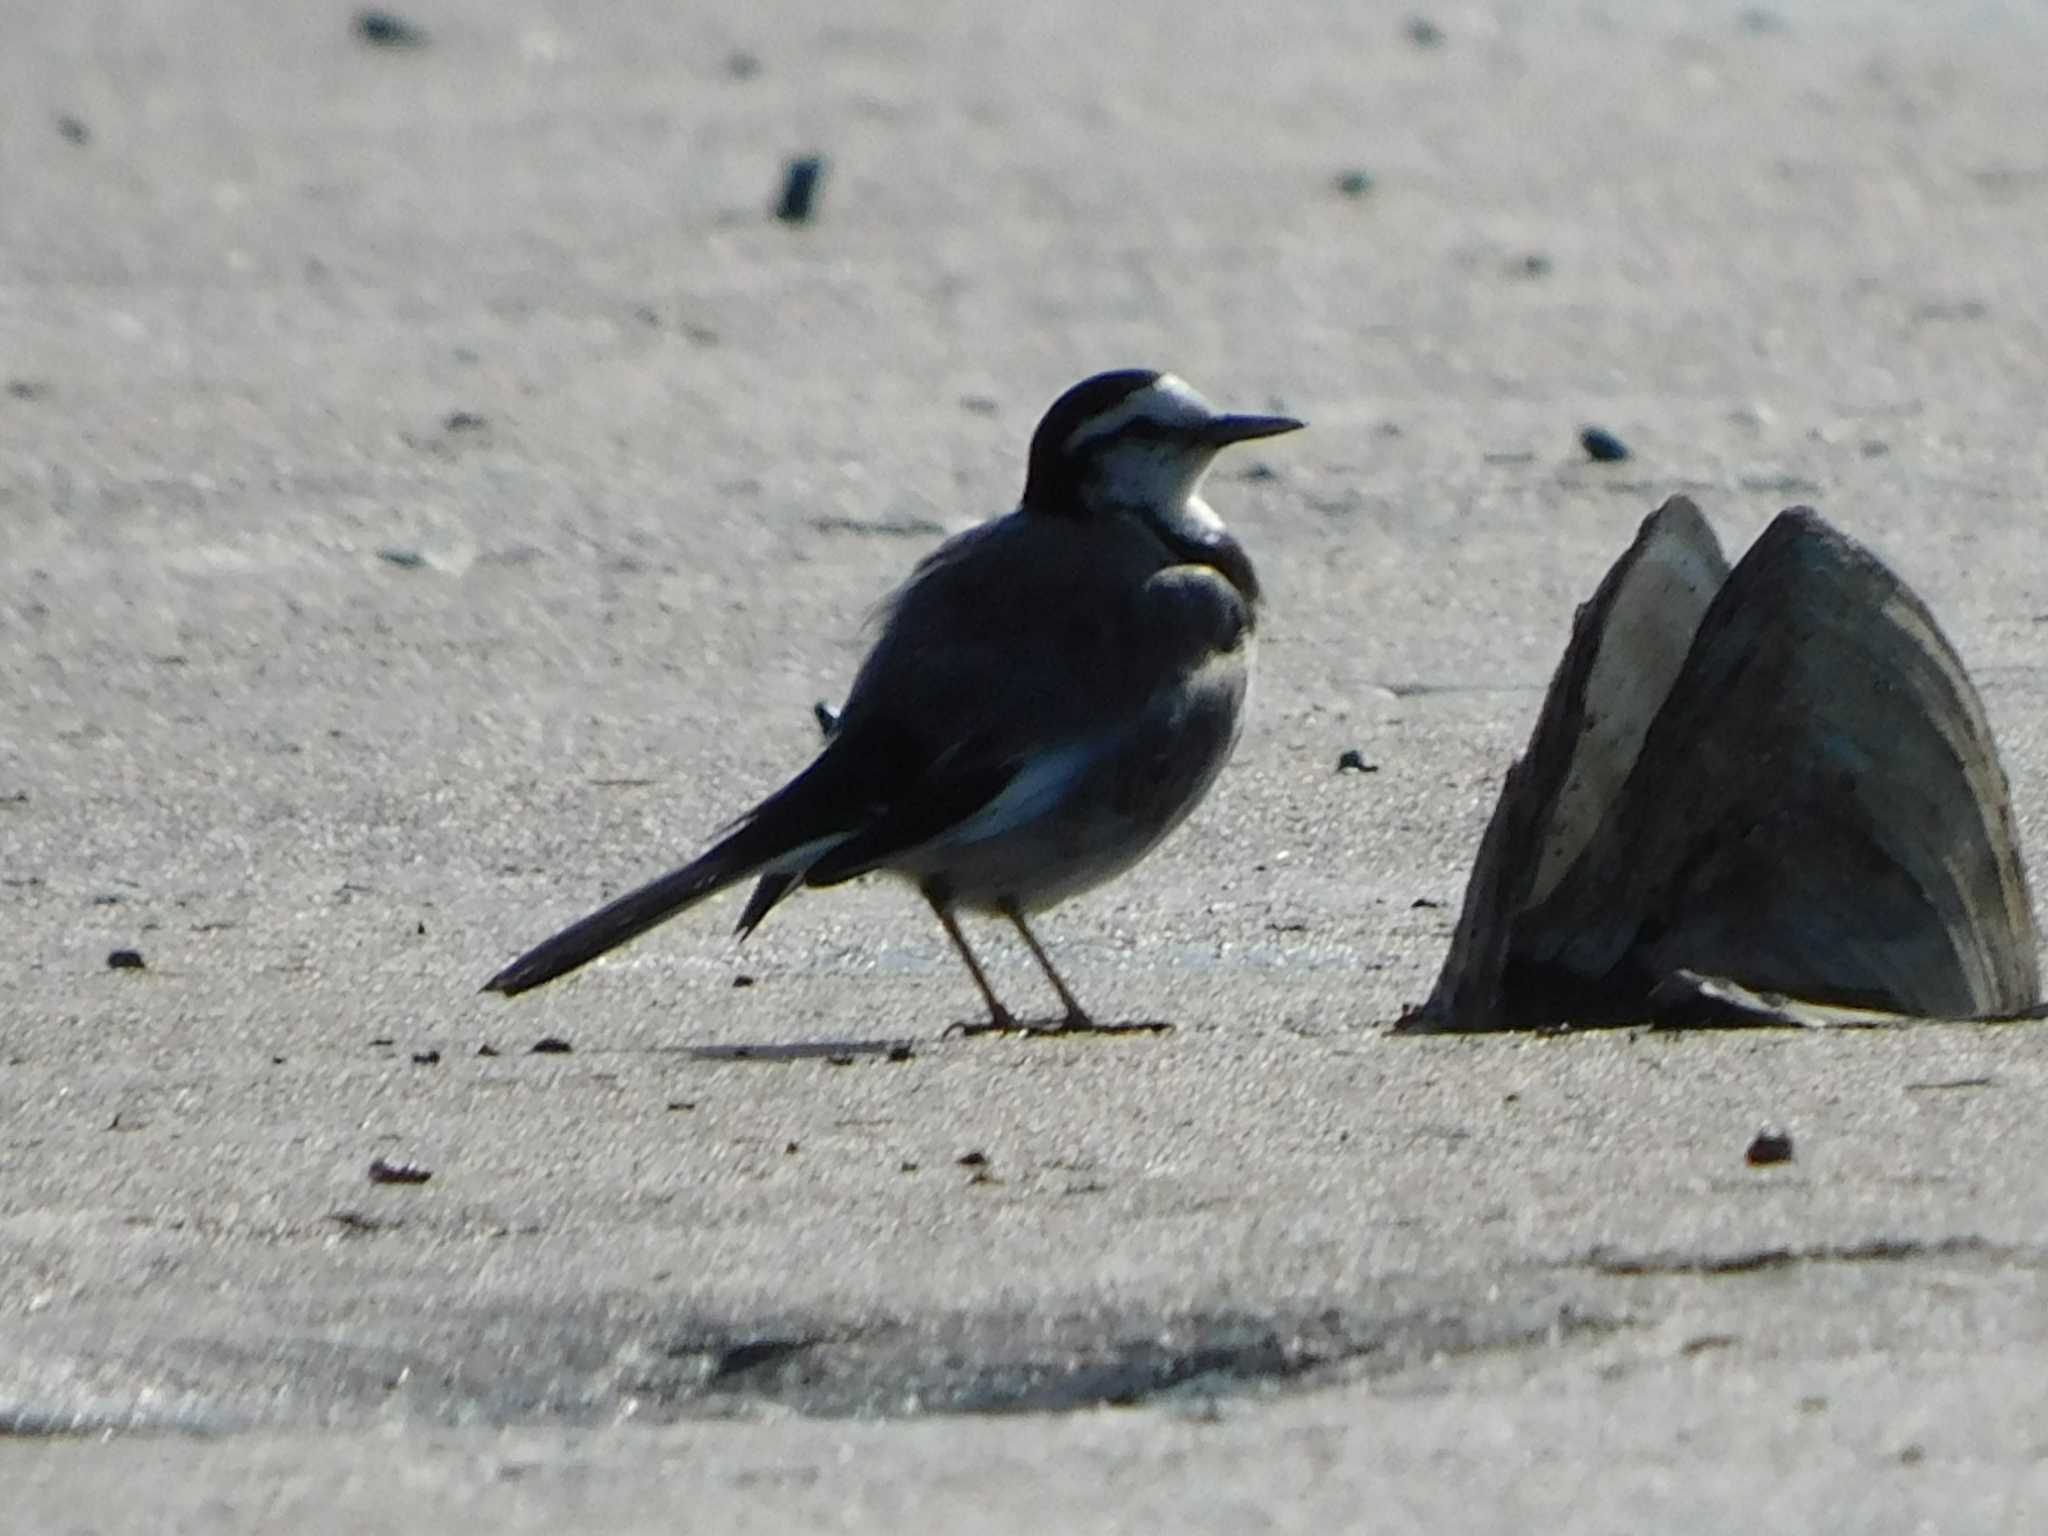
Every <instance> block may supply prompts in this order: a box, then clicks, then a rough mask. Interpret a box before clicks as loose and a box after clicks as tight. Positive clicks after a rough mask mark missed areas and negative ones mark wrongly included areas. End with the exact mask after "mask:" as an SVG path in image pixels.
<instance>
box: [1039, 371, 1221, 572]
mask: <svg viewBox="0 0 2048 1536" xmlns="http://www.w3.org/2000/svg"><path fill="white" fill-rule="evenodd" d="M1216 416H1217V411H1216V408H1215V407H1214V406H1212V405H1210V404H1209V402H1208V401H1206V400H1204V399H1203V398H1202V397H1201V396H1200V395H1198V394H1196V393H1195V391H1194V390H1193V389H1192V388H1190V387H1189V386H1188V385H1187V384H1185V383H1184V382H1182V381H1181V380H1180V379H1177V378H1175V377H1174V376H1173V375H1172V374H1170V373H1162V374H1161V375H1160V376H1159V377H1158V378H1157V379H1156V380H1154V381H1153V382H1152V383H1151V384H1149V385H1147V386H1146V387H1145V388H1143V389H1141V390H1138V391H1136V392H1135V393H1134V394H1132V395H1131V396H1129V397H1128V398H1127V399H1125V400H1123V401H1121V402H1119V403H1118V404H1117V405H1115V406H1113V407H1112V408H1111V409H1109V410H1107V411H1104V412H1103V413H1102V414H1101V415H1099V416H1096V417H1094V418H1093V419H1092V420H1090V421H1088V422H1086V423H1084V424H1083V425H1082V426H1081V427H1079V428H1077V429H1076V430H1075V432H1074V434H1073V436H1071V437H1069V438H1068V439H1067V442H1066V451H1067V452H1068V453H1069V454H1074V453H1075V452H1076V451H1077V450H1078V451H1085V450H1086V448H1087V445H1088V444H1090V443H1097V442H1099V443H1102V444H1103V446H1102V447H1101V448H1100V449H1098V450H1097V451H1096V453H1095V454H1094V456H1093V457H1094V462H1093V463H1092V464H1091V465H1090V466H1089V468H1090V473H1089V474H1088V477H1087V480H1086V486H1087V494H1088V495H1089V496H1090V497H1092V498H1094V499H1096V500H1098V501H1100V502H1103V503H1106V504H1108V505H1110V506H1117V507H1137V508H1143V509H1145V510H1146V511H1147V512H1150V513H1154V514H1158V515H1161V516H1163V517H1165V518H1166V519H1167V520H1169V521H1170V522H1171V523H1173V524H1174V525H1176V526H1177V527H1179V529H1180V531H1181V532H1182V533H1183V534H1184V535H1185V536H1188V537H1194V538H1200V537H1202V535H1203V534H1205V533H1209V532H1212V531H1213V530H1215V529H1220V528H1221V526H1222V524H1221V523H1219V522H1218V521H1217V519H1216V514H1215V513H1213V512H1211V511H1209V509H1208V508H1206V507H1203V506H1202V505H1201V504H1200V503H1199V502H1196V501H1193V500H1192V498H1193V497H1194V494H1195V491H1196V490H1197V489H1198V488H1199V487H1200V485H1201V483H1202V477H1203V476H1204V475H1206V474H1207V473H1208V472H1209V465H1210V464H1211V463H1212V462H1213V461H1214V460H1215V457H1216V450H1215V449H1214V448H1212V447H1209V446H1208V445H1207V444H1205V443H1202V442H1200V441H1198V440H1197V439H1196V438H1195V436H1194V433H1195V431H1196V429H1197V428H1200V427H1202V426H1205V425H1207V424H1208V423H1209V422H1212V421H1214V420H1215V419H1216ZM1135 423H1149V424H1151V425H1154V426H1156V427H1158V428H1159V429H1160V430H1159V432H1157V433H1143V432H1130V431H1129V430H1128V429H1129V428H1130V427H1131V426H1132V425H1133V424H1135Z"/></svg>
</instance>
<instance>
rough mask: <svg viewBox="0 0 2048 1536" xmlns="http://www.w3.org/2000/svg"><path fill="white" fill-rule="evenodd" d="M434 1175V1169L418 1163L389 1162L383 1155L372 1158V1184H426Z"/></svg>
mask: <svg viewBox="0 0 2048 1536" xmlns="http://www.w3.org/2000/svg"><path fill="white" fill-rule="evenodd" d="M433 1176H434V1170H433V1169H431V1168H422V1167H421V1166H420V1165H419V1164H418V1163H387V1162H385V1161H384V1159H383V1158H381V1157H373V1158H371V1159H370V1182H371V1183H372V1184H424V1183H426V1182H427V1180H429V1179H431V1178H432V1177H433Z"/></svg>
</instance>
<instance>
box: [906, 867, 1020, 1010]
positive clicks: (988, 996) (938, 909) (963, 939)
mask: <svg viewBox="0 0 2048 1536" xmlns="http://www.w3.org/2000/svg"><path fill="white" fill-rule="evenodd" d="M924 899H925V900H926V901H928V902H930V903H931V907H932V915H933V916H934V917H936V918H938V920H939V926H940V927H942V928H944V929H945V930H946V937H947V938H949V939H951V940H952V941H953V947H954V948H955V949H957V950H959V951H960V958H961V959H962V960H964V961H965V962H966V963H967V974H968V975H970V976H972V977H973V978H974V984H975V985H976V986H977V987H979V988H980V989H981V996H982V1000H983V1001H984V1002H986V1003H987V1004H988V1022H987V1023H986V1024H957V1025H955V1026H954V1028H955V1029H958V1030H959V1031H960V1033H961V1034H963V1035H991V1034H1008V1033H1012V1032H1014V1031H1016V1030H1019V1029H1022V1028H1023V1027H1024V1026H1023V1025H1021V1024H1019V1023H1018V1022H1017V1020H1016V1017H1015V1016H1014V1015H1013V1014H1012V1013H1011V1012H1010V1010H1009V1009H1007V1008H1005V1007H1004V1006H1003V1000H1002V999H1001V998H999V997H997V996H996V989H995V988H994V987H992V986H990V985H989V984H988V974H987V972H985V971H983V970H982V968H981V962H980V961H979V960H977V959H975V958H974V951H973V950H971V949H969V948H968V947H967V936H966V935H965V934H963V933H962V932H961V931H960V924H959V923H958V922H956V921H954V918H953V909H952V908H951V907H949V906H948V905H947V904H946V903H945V902H943V901H941V900H940V899H939V897H938V896H937V895H935V894H934V893H933V892H932V891H931V890H929V889H927V890H926V891H925V893H924ZM947 1033H949V1034H950V1033H952V1031H951V1030H948V1031H947Z"/></svg>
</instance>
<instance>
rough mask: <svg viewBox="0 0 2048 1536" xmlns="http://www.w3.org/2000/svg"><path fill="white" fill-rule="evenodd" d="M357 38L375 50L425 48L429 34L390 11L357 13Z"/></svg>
mask: <svg viewBox="0 0 2048 1536" xmlns="http://www.w3.org/2000/svg"><path fill="white" fill-rule="evenodd" d="M356 36H358V37H360V38H361V39H362V40H363V41H364V42H366V43H368V44H370V45H371V46H372V47H374V48H424V47H425V46H426V44H427V34H426V32H425V31H424V30H422V29H421V28H419V27H416V26H414V25H413V24H412V23H411V22H409V21H407V20H406V19H405V18H404V17H403V16H394V15H392V14H391V12H389V11H357V12H356Z"/></svg>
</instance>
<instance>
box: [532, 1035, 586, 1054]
mask: <svg viewBox="0 0 2048 1536" xmlns="http://www.w3.org/2000/svg"><path fill="white" fill-rule="evenodd" d="M574 1049H575V1047H574V1046H572V1045H571V1044H569V1042H568V1041H566V1040H564V1039H563V1038H562V1037H561V1036H560V1035H542V1036H541V1037H540V1039H538V1040H536V1041H534V1042H533V1044H532V1045H531V1046H529V1047H528V1048H527V1054H528V1055H529V1056H566V1055H568V1054H569V1052H571V1051H572V1050H574Z"/></svg>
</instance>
